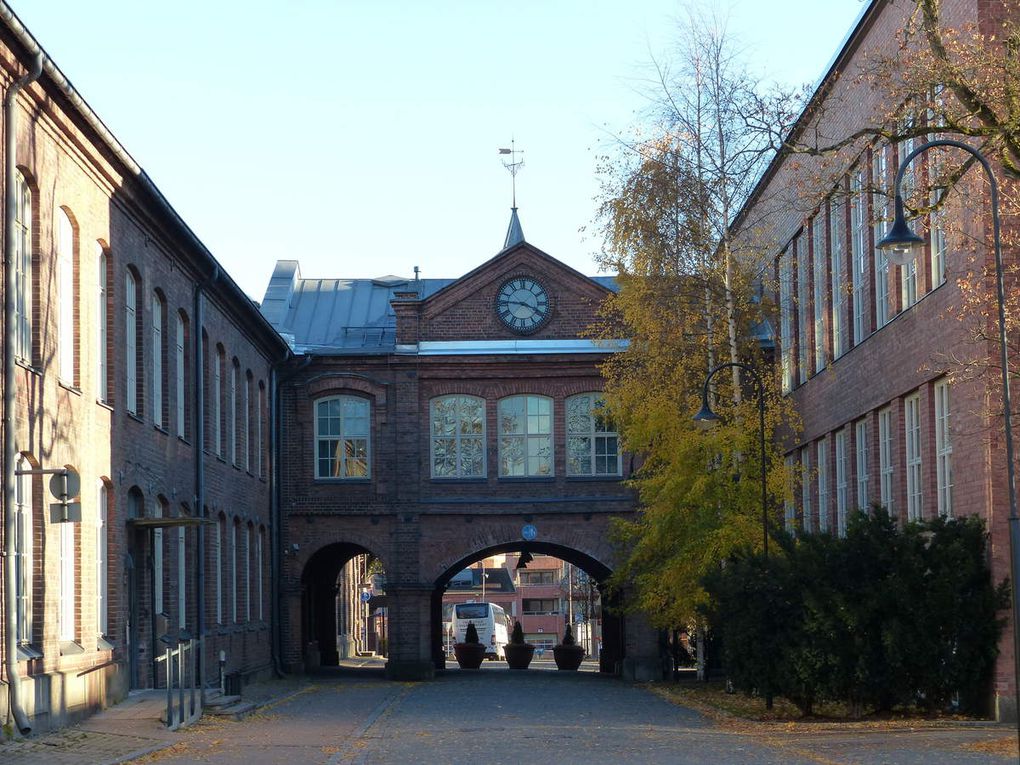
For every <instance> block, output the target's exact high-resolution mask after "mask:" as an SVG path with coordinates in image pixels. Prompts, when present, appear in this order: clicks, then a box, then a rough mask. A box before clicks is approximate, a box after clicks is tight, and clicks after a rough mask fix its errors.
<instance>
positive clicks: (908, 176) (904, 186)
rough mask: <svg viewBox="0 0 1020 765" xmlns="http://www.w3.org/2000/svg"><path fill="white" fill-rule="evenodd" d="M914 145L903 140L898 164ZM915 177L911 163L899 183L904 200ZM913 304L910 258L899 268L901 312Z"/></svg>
mask: <svg viewBox="0 0 1020 765" xmlns="http://www.w3.org/2000/svg"><path fill="white" fill-rule="evenodd" d="M903 127H904V130H909V129H912V128H913V121H912V120H907V121H906V123H905V124H904V126H903ZM914 143H915V141H914V139H913V138H905V139H903V141H901V142H900V144H899V145H898V146H897V150H898V152H899V160H900V162H902V161H903V158H904V157H906V156H907V155H908V154H909V153H910V152H912V151H913V150H914ZM915 161H916V160H915ZM915 177H916V173H915V172H914V163H913V162H911V163H910V165H909V166H908V167H907V168H906V170H904V172H903V180H902V182H901V183H900V190H901V194H902V196H903V198H904V199H909V198H910V197H911V195H913V193H914V185H915V184H914V179H915ZM915 303H917V258H911V259H910V260H909V261H908V262H907V263H906V264H904V265H902V266H900V304H901V306H902V310H904V311H905V310H907V309H908V308H910V307H911V306H912V305H914V304H915Z"/></svg>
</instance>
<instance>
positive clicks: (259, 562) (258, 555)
mask: <svg viewBox="0 0 1020 765" xmlns="http://www.w3.org/2000/svg"><path fill="white" fill-rule="evenodd" d="M265 535H266V530H265V528H264V527H262V526H259V535H258V537H256V539H255V544H256V547H255V568H256V577H255V581H256V582H258V589H257V593H258V598H259V611H258V613H259V621H260V622H261V621H265V618H266V617H265V612H264V610H263V600H264V593H263V591H262V578H263V577H264V576H265V569H264V567H263V558H262V551H263V549H264V547H265V545H264V543H263V539H264V537H265Z"/></svg>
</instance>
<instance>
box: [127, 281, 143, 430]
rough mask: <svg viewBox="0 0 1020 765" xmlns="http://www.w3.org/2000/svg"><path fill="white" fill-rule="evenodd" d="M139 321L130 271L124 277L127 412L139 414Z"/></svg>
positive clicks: (135, 286)
mask: <svg viewBox="0 0 1020 765" xmlns="http://www.w3.org/2000/svg"><path fill="white" fill-rule="evenodd" d="M139 324H140V322H139V321H138V281H137V279H136V278H135V275H134V272H133V271H131V270H130V269H128V271H127V273H126V274H125V275H124V376H125V386H126V388H127V391H126V392H127V401H126V402H125V403H126V405H127V410H128V411H129V412H130V413H131V414H138V389H139V385H138V382H139V381H138V360H139V359H140V358H141V355H142V354H141V350H142V349H141V343H140V342H139V338H140V334H139Z"/></svg>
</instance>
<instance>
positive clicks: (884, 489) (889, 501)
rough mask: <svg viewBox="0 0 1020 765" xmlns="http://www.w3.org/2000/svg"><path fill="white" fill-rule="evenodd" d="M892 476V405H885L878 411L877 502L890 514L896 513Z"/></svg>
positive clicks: (893, 474) (893, 467) (893, 473)
mask: <svg viewBox="0 0 1020 765" xmlns="http://www.w3.org/2000/svg"><path fill="white" fill-rule="evenodd" d="M894 477H895V465H894V463H893V428H892V407H891V406H887V407H886V408H885V409H882V410H880V411H879V413H878V488H879V502H881V503H882V506H883V507H885V509H886V510H887V511H888V512H889V514H890V515H895V514H896V502H895V494H894V490H895V484H894V483H893V479H894Z"/></svg>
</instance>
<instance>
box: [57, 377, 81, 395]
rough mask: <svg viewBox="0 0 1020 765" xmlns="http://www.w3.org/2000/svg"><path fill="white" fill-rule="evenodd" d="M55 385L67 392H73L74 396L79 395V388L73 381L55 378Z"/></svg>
mask: <svg viewBox="0 0 1020 765" xmlns="http://www.w3.org/2000/svg"><path fill="white" fill-rule="evenodd" d="M57 385H59V386H60V387H61V388H63V389H64V390H66V391H67V392H68V393H73V394H74V395H76V396H80V395H81V388H79V387H78V386H77V385H75V384H74V383H69V382H67V381H66V380H61V379H59V378H58V379H57Z"/></svg>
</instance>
